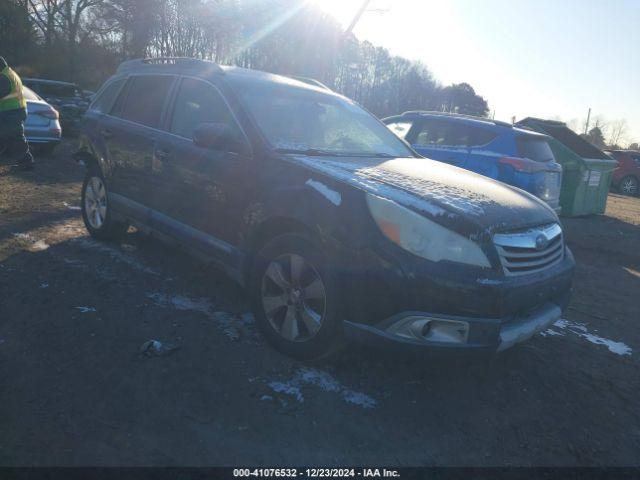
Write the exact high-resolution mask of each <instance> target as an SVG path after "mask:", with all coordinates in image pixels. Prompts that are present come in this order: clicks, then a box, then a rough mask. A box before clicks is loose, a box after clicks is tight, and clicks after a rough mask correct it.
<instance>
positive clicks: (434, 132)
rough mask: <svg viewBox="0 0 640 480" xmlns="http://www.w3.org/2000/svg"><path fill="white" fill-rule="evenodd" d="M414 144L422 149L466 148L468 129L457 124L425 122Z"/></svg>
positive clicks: (435, 121)
mask: <svg viewBox="0 0 640 480" xmlns="http://www.w3.org/2000/svg"><path fill="white" fill-rule="evenodd" d="M415 144H416V145H419V146H423V147H467V146H468V145H469V129H468V128H467V126H466V125H463V124H461V123H458V122H450V121H446V120H445V121H439V120H425V121H424V122H423V123H422V126H421V127H420V132H419V133H418V136H417V138H416V142H415Z"/></svg>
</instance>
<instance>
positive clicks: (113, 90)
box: [90, 78, 125, 113]
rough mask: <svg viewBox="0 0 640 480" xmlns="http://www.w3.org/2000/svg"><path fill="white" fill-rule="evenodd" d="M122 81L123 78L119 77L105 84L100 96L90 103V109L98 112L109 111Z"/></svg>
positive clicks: (122, 83)
mask: <svg viewBox="0 0 640 480" xmlns="http://www.w3.org/2000/svg"><path fill="white" fill-rule="evenodd" d="M124 81H125V79H124V78H119V79H118V80H114V81H113V82H111V83H110V84H109V85H107V87H106V88H105V89H104V90H103V91H102V93H101V94H100V96H99V97H98V98H96V99H95V100H94V102H93V103H92V104H91V107H90V109H91V110H94V111H96V112H100V113H109V110H111V105H113V101H114V100H115V98H116V96H117V95H118V92H119V91H120V89H121V88H122V85H124Z"/></svg>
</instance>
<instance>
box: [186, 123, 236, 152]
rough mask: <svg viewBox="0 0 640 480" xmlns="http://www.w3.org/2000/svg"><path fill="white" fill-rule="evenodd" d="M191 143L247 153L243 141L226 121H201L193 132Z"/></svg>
mask: <svg viewBox="0 0 640 480" xmlns="http://www.w3.org/2000/svg"><path fill="white" fill-rule="evenodd" d="M193 143H194V144H195V145H197V146H199V147H203V148H211V149H215V150H224V151H227V152H233V153H247V147H246V145H245V142H244V141H242V139H241V138H240V136H239V135H238V134H237V133H236V132H235V131H234V130H233V129H232V128H231V127H229V125H227V124H226V123H213V122H207V123H201V124H199V125H198V126H197V127H196V129H195V130H194V132H193Z"/></svg>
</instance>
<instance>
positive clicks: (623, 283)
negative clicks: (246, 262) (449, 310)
mask: <svg viewBox="0 0 640 480" xmlns="http://www.w3.org/2000/svg"><path fill="white" fill-rule="evenodd" d="M71 148H72V147H71V146H70V145H68V144H67V145H63V146H62V147H61V148H60V149H59V150H58V151H57V152H56V153H55V154H54V155H53V156H50V157H47V158H40V159H39V166H38V169H37V171H36V172H34V173H21V174H10V173H9V172H8V171H7V169H6V168H5V167H0V465H4V466H7V465H11V466H15V465H29V466H42V465H64V466H80V465H109V466H112V465H270V466H274V465H300V464H310V465H353V464H360V465H398V466H400V465H426V466H433V465H439V466H440V465H544V466H557V465H618V466H621V465H639V464H640V455H639V452H640V408H639V403H640V400H639V397H638V392H639V391H640V375H639V374H638V368H639V366H640V361H639V358H640V308H639V306H638V300H639V298H640V249H639V245H640V199H639V198H634V199H632V198H626V197H621V196H618V195H610V197H609V202H608V207H607V212H606V215H602V216H593V217H588V218H579V219H567V220H564V226H565V230H566V235H567V238H568V243H569V245H570V247H571V248H572V250H573V252H574V254H575V257H576V260H577V272H576V273H577V274H576V278H575V292H574V296H573V300H572V303H571V307H570V309H569V310H568V312H567V314H566V317H565V319H564V320H563V321H560V322H558V323H557V324H556V325H555V326H554V327H553V328H551V329H549V330H548V331H546V332H544V333H543V334H541V335H539V336H537V337H536V338H534V339H532V340H531V341H529V342H527V343H525V344H523V345H521V346H519V347H516V348H514V349H512V350H510V351H507V352H505V353H504V354H502V355H500V356H498V357H497V358H495V359H493V360H491V361H484V360H482V361H478V360H465V359H458V360H447V359H430V358H419V357H409V356H406V357H405V356H403V355H398V354H395V355H391V354H387V353H384V352H379V351H370V350H365V349H362V348H359V347H355V346H354V347H351V348H350V349H349V351H347V352H346V353H345V354H344V355H343V356H342V357H340V358H339V359H338V360H335V361H333V362H331V363H328V364H323V365H315V366H308V365H304V364H301V363H297V362H295V361H292V360H290V359H288V358H285V357H283V356H282V355H280V354H278V353H277V352H275V351H274V350H272V349H271V348H270V347H269V346H268V345H266V344H265V342H264V341H263V340H262V339H261V338H260V336H259V335H258V334H257V333H256V331H255V329H254V326H253V323H252V317H251V315H250V314H248V310H247V306H246V302H245V299H244V296H243V292H242V291H241V290H240V289H239V288H238V287H237V286H235V285H234V284H233V282H232V281H230V280H229V279H227V278H226V277H225V276H224V275H222V274H221V273H218V272H216V271H215V270H212V269H208V268H203V267H202V266H201V265H199V264H198V262H197V261H196V260H194V259H191V258H190V257H188V256H186V255H185V254H183V253H181V252H179V251H176V250H174V249H171V248H167V247H165V246H163V245H161V244H159V243H158V242H156V241H155V240H152V239H150V238H148V237H145V236H143V235H141V234H139V233H136V232H130V233H129V234H128V235H127V238H126V239H125V240H124V242H122V243H121V244H103V243H99V242H96V241H93V240H91V239H90V238H89V237H88V236H87V233H86V231H85V229H84V227H83V226H82V222H81V219H80V212H79V208H78V204H79V194H80V182H81V179H82V176H83V168H82V167H80V166H78V165H76V164H75V163H74V162H73V161H72V160H71V159H70V155H69V153H70V150H71ZM151 339H157V340H159V341H160V342H163V344H164V345H167V344H169V346H171V345H173V346H177V347H179V348H178V349H176V350H175V351H173V352H171V353H170V354H167V355H163V356H151V357H147V356H145V355H142V354H140V349H141V346H142V345H143V344H144V343H145V342H146V341H148V340H151Z"/></svg>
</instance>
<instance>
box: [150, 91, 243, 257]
mask: <svg viewBox="0 0 640 480" xmlns="http://www.w3.org/2000/svg"><path fill="white" fill-rule="evenodd" d="M208 122H216V123H226V124H227V125H229V126H230V127H231V128H233V129H235V130H236V131H237V132H238V134H239V136H241V137H242V138H243V139H244V138H245V137H244V136H243V134H242V133H241V129H240V127H239V126H238V123H237V122H236V120H235V118H234V116H233V114H232V113H231V111H230V109H229V107H228V105H227V104H226V102H225V100H224V98H223V97H222V95H221V94H220V92H219V91H218V89H217V88H216V87H214V86H213V85H212V84H211V83H209V82H205V81H202V80H197V79H193V78H183V79H182V80H181V81H180V85H179V86H178V89H177V93H176V96H175V101H174V102H173V106H172V108H171V114H170V115H169V118H168V121H167V123H166V128H167V130H168V131H169V133H167V134H165V135H164V136H163V137H162V138H159V139H157V141H156V142H155V146H154V155H153V167H152V170H153V191H152V196H151V206H152V208H153V209H154V210H155V211H156V212H157V214H156V217H157V219H158V223H159V225H158V228H160V229H162V228H164V229H168V230H169V231H168V233H170V234H178V235H179V236H181V237H184V236H187V237H190V238H189V240H191V241H193V242H194V243H195V244H196V246H197V247H200V248H201V249H204V250H207V252H206V253H214V254H215V253H216V252H215V251H212V249H213V250H215V249H221V250H223V252H222V253H225V252H224V250H225V249H226V248H227V246H229V245H236V244H237V243H238V239H237V232H238V231H239V229H240V222H241V218H242V214H241V212H242V211H243V207H244V204H245V203H246V192H247V188H248V185H249V183H250V182H251V177H250V171H249V160H250V159H249V158H248V157H247V156H244V155H241V154H238V153H234V152H229V151H225V150H218V149H213V148H204V147H200V146H197V145H195V144H194V143H193V140H192V138H193V132H194V130H195V129H196V128H197V127H198V125H200V124H202V123H208ZM218 253H220V252H218ZM227 253H228V252H227Z"/></svg>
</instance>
